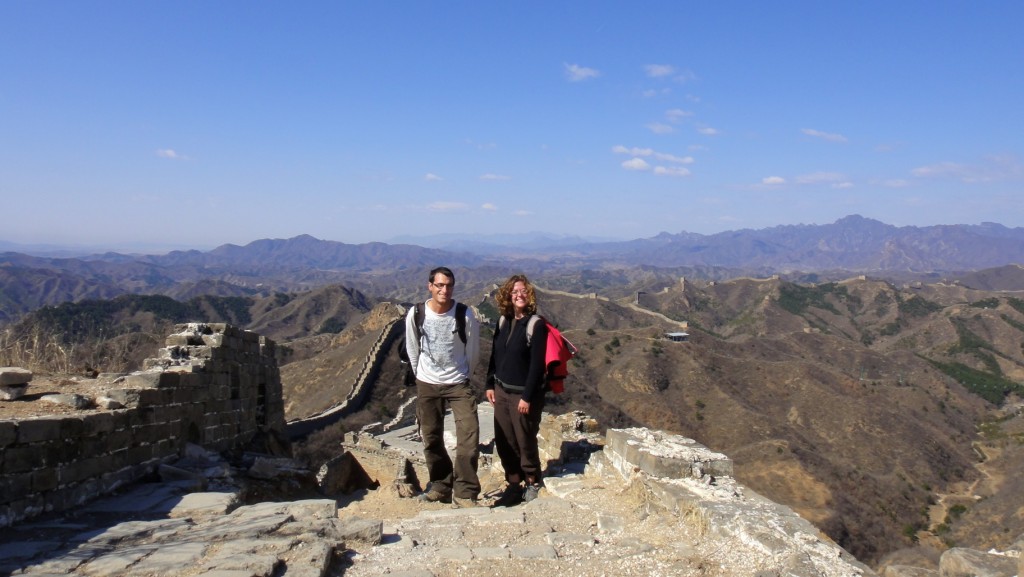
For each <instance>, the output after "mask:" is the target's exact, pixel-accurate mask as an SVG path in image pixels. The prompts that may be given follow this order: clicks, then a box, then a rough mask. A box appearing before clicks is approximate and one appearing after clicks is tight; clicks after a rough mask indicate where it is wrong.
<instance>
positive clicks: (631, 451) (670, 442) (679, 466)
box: [607, 429, 733, 479]
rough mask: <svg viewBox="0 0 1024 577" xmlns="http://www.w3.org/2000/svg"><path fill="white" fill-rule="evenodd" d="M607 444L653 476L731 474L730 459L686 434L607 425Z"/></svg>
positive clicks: (632, 463)
mask: <svg viewBox="0 0 1024 577" xmlns="http://www.w3.org/2000/svg"><path fill="white" fill-rule="evenodd" d="M607 439H608V445H607V447H608V448H610V449H611V450H612V451H614V452H615V453H616V454H617V455H618V456H619V457H620V458H621V459H623V460H624V461H625V462H627V463H629V464H630V465H632V466H633V467H636V468H638V469H640V470H641V471H643V472H645V473H647V474H648V475H652V476H654V477H666V478H672V479H682V478H687V477H695V478H699V477H701V476H703V475H705V474H710V475H716V476H732V472H733V466H732V461H731V460H730V459H729V458H728V457H727V456H725V455H724V454H722V453H716V452H714V451H711V450H709V449H708V448H707V447H705V446H703V445H701V444H699V443H697V442H695V441H693V440H691V439H687V438H685V437H681V436H679V435H672V434H668V433H664V432H661V431H649V430H647V429H609V430H608V434H607Z"/></svg>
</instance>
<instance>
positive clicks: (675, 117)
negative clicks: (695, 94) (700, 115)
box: [665, 108, 693, 124]
mask: <svg viewBox="0 0 1024 577" xmlns="http://www.w3.org/2000/svg"><path fill="white" fill-rule="evenodd" d="M690 116H693V113H692V112H690V111H689V110H683V109H682V108H673V109H672V110H666V111H665V118H667V119H668V121H669V122H671V123H672V124H679V123H680V122H682V121H683V119H684V118H687V117H690Z"/></svg>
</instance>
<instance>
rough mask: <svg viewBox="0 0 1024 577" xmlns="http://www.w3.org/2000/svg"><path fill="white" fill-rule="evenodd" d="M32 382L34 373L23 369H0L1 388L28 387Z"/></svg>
mask: <svg viewBox="0 0 1024 577" xmlns="http://www.w3.org/2000/svg"><path fill="white" fill-rule="evenodd" d="M31 381H32V371H30V370H28V369H23V368H21V367H0V387H7V386H17V385H26V384H28V383H29V382H31Z"/></svg>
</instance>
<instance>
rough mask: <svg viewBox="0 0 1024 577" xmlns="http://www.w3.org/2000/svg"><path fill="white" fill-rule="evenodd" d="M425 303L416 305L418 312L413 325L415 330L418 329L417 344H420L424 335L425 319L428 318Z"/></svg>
mask: <svg viewBox="0 0 1024 577" xmlns="http://www.w3.org/2000/svg"><path fill="white" fill-rule="evenodd" d="M424 307H426V304H425V303H416V312H415V316H414V317H413V318H414V320H415V321H416V322H414V323H413V324H412V326H413V328H415V329H416V342H417V343H418V342H420V335H421V334H423V333H422V331H423V319H425V318H427V310H426V309H425V308H424Z"/></svg>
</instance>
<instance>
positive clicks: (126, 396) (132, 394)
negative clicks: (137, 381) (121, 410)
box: [107, 389, 139, 407]
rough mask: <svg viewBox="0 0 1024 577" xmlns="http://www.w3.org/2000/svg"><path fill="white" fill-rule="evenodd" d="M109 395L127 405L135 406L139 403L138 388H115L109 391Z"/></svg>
mask: <svg viewBox="0 0 1024 577" xmlns="http://www.w3.org/2000/svg"><path fill="white" fill-rule="evenodd" d="M107 396H108V397H110V398H111V399H113V400H115V401H117V402H119V403H121V404H122V405H124V406H126V407H135V406H137V405H138V404H139V390H138V389H115V390H112V391H107Z"/></svg>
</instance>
